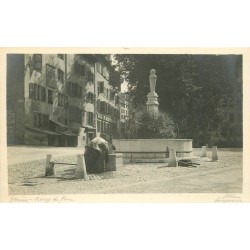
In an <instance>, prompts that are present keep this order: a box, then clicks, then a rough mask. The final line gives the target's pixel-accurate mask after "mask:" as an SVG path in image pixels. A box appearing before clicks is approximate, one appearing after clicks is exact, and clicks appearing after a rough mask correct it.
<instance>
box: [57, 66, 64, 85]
mask: <svg viewBox="0 0 250 250" xmlns="http://www.w3.org/2000/svg"><path fill="white" fill-rule="evenodd" d="M57 77H58V81H59V82H61V83H64V72H63V71H62V70H60V69H58V71H57Z"/></svg>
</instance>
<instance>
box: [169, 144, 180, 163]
mask: <svg viewBox="0 0 250 250" xmlns="http://www.w3.org/2000/svg"><path fill="white" fill-rule="evenodd" d="M168 167H178V161H177V158H176V150H175V149H174V148H170V150H169V163H168Z"/></svg>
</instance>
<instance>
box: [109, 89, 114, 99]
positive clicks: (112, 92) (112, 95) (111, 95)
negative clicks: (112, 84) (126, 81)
mask: <svg viewBox="0 0 250 250" xmlns="http://www.w3.org/2000/svg"><path fill="white" fill-rule="evenodd" d="M114 99H115V91H111V92H110V100H114Z"/></svg>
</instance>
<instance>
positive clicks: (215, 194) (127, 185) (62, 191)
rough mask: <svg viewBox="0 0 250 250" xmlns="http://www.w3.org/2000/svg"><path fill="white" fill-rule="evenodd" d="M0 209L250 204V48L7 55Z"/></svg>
mask: <svg viewBox="0 0 250 250" xmlns="http://www.w3.org/2000/svg"><path fill="white" fill-rule="evenodd" d="M0 56H1V58H0V59H1V64H0V77H1V79H0V81H1V85H0V90H1V94H2V98H1V100H0V108H1V124H0V125H1V137H0V140H1V141H0V143H1V150H0V162H1V166H0V201H1V202H37V203H39V202H42V203H43V202H54V203H60V202H215V203H240V202H249V201H250V167H249V166H250V165H249V164H250V159H249V154H248V152H249V147H250V131H249V126H250V116H249V113H248V108H249V107H250V98H249V93H250V87H249V86H250V76H249V71H250V70H249V69H250V49H249V48H217V49H215V48H1V49H0Z"/></svg>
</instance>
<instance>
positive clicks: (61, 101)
mask: <svg viewBox="0 0 250 250" xmlns="http://www.w3.org/2000/svg"><path fill="white" fill-rule="evenodd" d="M58 106H61V107H63V106H64V94H61V93H58Z"/></svg>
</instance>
